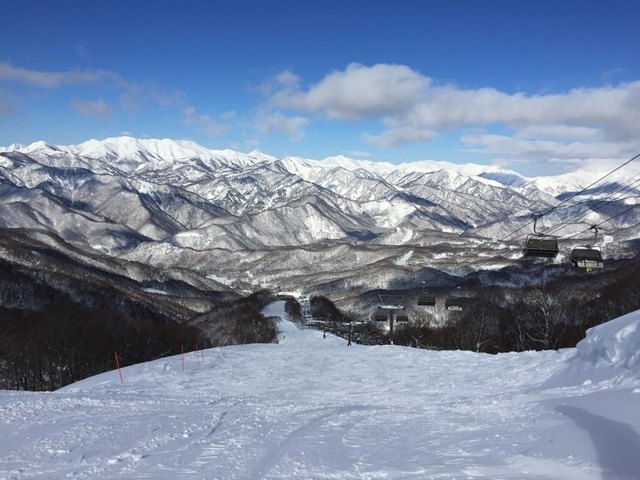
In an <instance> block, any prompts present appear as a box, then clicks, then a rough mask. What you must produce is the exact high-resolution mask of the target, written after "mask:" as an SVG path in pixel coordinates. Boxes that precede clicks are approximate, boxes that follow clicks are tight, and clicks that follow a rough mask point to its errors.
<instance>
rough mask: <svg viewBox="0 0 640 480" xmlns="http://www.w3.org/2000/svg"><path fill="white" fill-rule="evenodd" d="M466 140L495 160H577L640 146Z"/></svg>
mask: <svg viewBox="0 0 640 480" xmlns="http://www.w3.org/2000/svg"><path fill="white" fill-rule="evenodd" d="M461 141H462V143H463V144H465V145H467V146H469V147H470V148H469V149H468V150H467V151H469V152H473V153H480V154H489V155H493V156H495V157H496V158H495V159H494V162H495V163H500V164H503V165H506V164H508V163H518V162H522V161H526V162H537V163H541V162H549V163H557V164H561V163H563V164H576V163H580V162H581V161H582V160H587V159H589V161H591V162H596V161H597V160H598V159H602V160H603V161H604V160H606V159H617V160H618V161H619V160H620V159H624V158H631V157H632V156H633V155H635V153H637V151H638V149H639V148H640V142H638V141H630V142H581V141H572V142H562V141H557V140H531V139H525V138H518V137H509V136H506V135H491V134H474V135H463V136H462V137H461Z"/></svg>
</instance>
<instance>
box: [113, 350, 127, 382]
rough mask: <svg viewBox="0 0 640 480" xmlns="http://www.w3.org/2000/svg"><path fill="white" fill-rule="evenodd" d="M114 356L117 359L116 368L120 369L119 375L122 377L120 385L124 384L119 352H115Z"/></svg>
mask: <svg viewBox="0 0 640 480" xmlns="http://www.w3.org/2000/svg"><path fill="white" fill-rule="evenodd" d="M113 355H114V357H115V358H116V367H117V368H118V375H120V383H124V378H122V370H120V359H119V358H118V352H113Z"/></svg>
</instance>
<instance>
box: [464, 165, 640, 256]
mask: <svg viewBox="0 0 640 480" xmlns="http://www.w3.org/2000/svg"><path fill="white" fill-rule="evenodd" d="M638 158H640V153H638V154H637V155H635V156H633V157H631V158H630V159H629V160H627V161H625V162H624V163H622V164H620V165H618V166H617V167H616V168H614V169H613V170H611V171H609V172H608V173H606V174H604V175H602V176H601V177H600V178H598V179H597V180H595V181H593V182H591V183H590V184H589V185H587V186H586V187H584V188H583V189H582V190H580V191H578V192H574V193H573V194H571V195H570V196H569V197H567V198H565V199H564V200H562V201H561V202H560V203H559V204H558V205H555V206H554V207H552V208H550V209H549V210H547V211H545V212H543V213H540V214H536V215H534V220H532V221H530V222H528V223H526V224H524V225H523V226H521V227H519V228H517V229H516V230H514V231H512V232H511V233H509V234H508V235H507V236H505V237H504V238H502V239H499V240H491V241H489V242H488V245H487V246H485V247H484V248H481V249H480V250H479V251H477V252H474V253H472V254H471V255H470V256H469V258H471V259H473V258H474V257H475V258H478V257H479V256H480V255H481V254H482V253H484V252H486V251H489V250H491V248H492V246H493V245H495V244H496V243H502V242H506V241H507V240H510V239H511V237H513V235H515V234H516V233H518V232H520V231H522V230H524V229H525V228H527V227H528V226H529V225H532V224H533V223H534V222H535V221H536V220H537V219H540V218H542V217H544V216H545V215H548V214H550V213H551V212H553V211H555V210H557V209H558V208H560V207H561V206H562V205H564V204H565V203H567V202H568V201H569V200H571V199H572V198H575V197H577V196H578V195H581V194H583V193H584V192H586V191H587V190H589V189H590V188H591V187H593V186H594V185H596V184H598V183H599V182H601V181H602V180H604V179H605V178H607V177H609V176H610V175H612V174H613V173H615V172H617V171H618V170H620V169H622V168H624V167H625V166H627V165H628V164H630V163H631V162H633V161H634V160H637V159H638ZM632 178H633V177H632ZM612 218H615V216H614V217H612ZM612 218H609V219H607V221H608V220H611V219H612ZM487 261H488V259H485V260H484V261H483V260H482V259H480V262H479V263H480V264H482V263H486V262H487Z"/></svg>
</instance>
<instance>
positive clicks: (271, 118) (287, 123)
mask: <svg viewBox="0 0 640 480" xmlns="http://www.w3.org/2000/svg"><path fill="white" fill-rule="evenodd" d="M308 124H309V119H308V118H306V117H300V116H293V117H287V116H285V115H283V114H282V113H281V112H279V111H267V110H265V111H262V112H260V113H259V114H258V116H257V118H256V122H255V128H256V130H257V131H258V132H260V133H284V134H285V135H287V136H288V137H289V138H291V139H292V140H295V141H299V140H301V139H302V138H304V129H305V128H306V127H307V125H308Z"/></svg>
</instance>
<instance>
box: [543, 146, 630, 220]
mask: <svg viewBox="0 0 640 480" xmlns="http://www.w3.org/2000/svg"><path fill="white" fill-rule="evenodd" d="M637 158H640V153H638V154H637V155H636V156H634V157H631V158H630V159H629V160H627V161H626V162H624V163H623V164H621V165H618V166H617V167H616V168H614V169H613V170H611V171H610V172H609V173H606V174H605V175H603V176H602V177H600V178H598V179H597V180H596V181H594V182H592V183H591V184H589V185H587V186H586V187H584V188H583V189H582V190H580V191H579V192H575V193H573V194H571V195H570V196H568V197H567V198H565V199H564V200H563V201H561V202H560V203H559V204H558V205H556V206H554V207H552V208H550V209H549V210H547V211H546V212H544V213H542V214H541V216H545V215H548V214H549V213H551V212H553V211H554V210H557V209H558V208H560V206H561V205H563V204H565V203H567V202H568V201H569V200H571V199H572V198H575V197H577V196H578V195H581V194H583V193H584V192H586V191H587V190H589V189H590V188H591V187H593V186H594V185H595V184H597V183H599V182H601V181H602V180H604V179H605V178H607V177H608V176H609V175H611V174H613V173H615V172H617V171H618V170H620V169H621V168H623V167H625V166H626V165H628V164H630V163H631V162H633V161H634V160H636V159H637Z"/></svg>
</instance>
